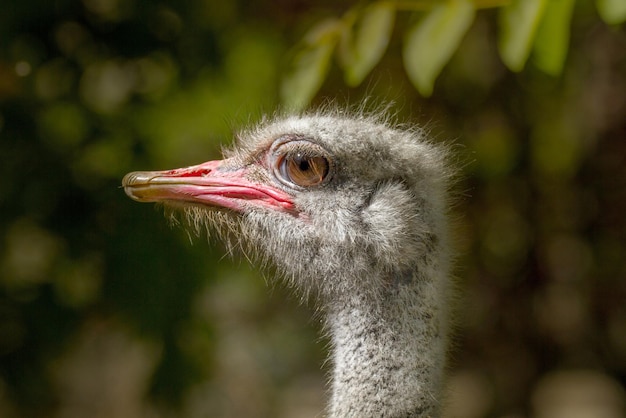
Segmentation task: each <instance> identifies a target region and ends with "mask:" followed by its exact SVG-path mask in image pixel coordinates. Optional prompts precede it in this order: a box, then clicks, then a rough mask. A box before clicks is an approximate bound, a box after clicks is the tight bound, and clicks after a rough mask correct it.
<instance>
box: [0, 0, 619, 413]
mask: <svg viewBox="0 0 626 418" xmlns="http://www.w3.org/2000/svg"><path fill="white" fill-rule="evenodd" d="M347 7H348V5H337V4H335V2H332V1H322V2H320V1H307V0H300V1H288V0H281V1H243V0H241V1H210V0H206V1H201V0H185V1H147V0H134V1H123V0H84V1H83V2H78V1H69V0H57V1H49V0H45V1H44V0H40V1H35V0H21V1H13V2H11V3H10V4H8V5H3V7H2V11H1V12H0V416H2V417H22V416H23V417H51V416H59V417H86V416H90V417H138V416H146V417H154V416H182V417H200V416H211V417H244V416H246V417H248V416H250V417H252V416H257V417H300V416H317V415H316V414H319V413H320V412H321V410H322V408H323V405H324V402H325V392H324V383H325V374H324V373H325V371H327V370H328V365H323V359H324V357H325V353H324V352H325V349H326V344H327V341H326V340H324V339H322V340H320V339H319V338H318V337H317V335H316V333H317V324H316V323H315V322H314V321H313V320H311V319H309V318H310V309H309V307H306V306H300V305H299V304H298V302H297V300H295V298H291V297H290V292H289V290H286V289H284V288H283V287H282V286H281V285H280V284H275V283H274V282H273V280H272V278H271V277H270V278H262V277H260V276H259V275H258V274H257V273H256V272H255V271H254V269H253V268H252V267H251V266H250V265H248V263H247V262H245V261H239V259H238V258H236V259H235V260H231V259H230V258H229V257H225V256H224V254H225V249H224V248H223V247H221V246H220V244H219V243H216V242H214V240H213V239H209V240H208V241H209V242H208V243H207V240H206V239H205V238H204V237H200V238H198V237H195V236H190V235H188V234H187V233H186V232H185V231H184V230H183V229H182V228H179V227H177V226H174V227H171V226H170V225H169V223H168V221H166V220H165V219H163V214H162V211H161V210H159V209H157V210H155V209H154V208H153V207H152V206H150V205H140V204H137V203H135V202H132V201H131V200H129V199H128V198H127V197H126V196H125V195H124V193H123V190H122V189H121V188H120V181H121V178H122V176H123V175H124V174H125V173H126V172H129V171H134V170H142V169H165V168H172V167H177V166H183V165H190V164H196V163H200V162H202V161H205V160H208V159H215V158H219V150H220V146H221V145H223V144H228V143H230V141H231V140H232V138H233V132H236V130H237V127H240V126H248V125H249V124H251V123H253V122H254V121H256V120H258V119H260V118H261V116H262V115H263V114H264V113H271V112H273V111H274V110H275V109H276V108H277V107H278V106H279V103H278V94H277V92H278V83H279V81H280V77H281V75H282V74H283V73H284V69H285V68H287V66H288V61H287V60H288V57H289V52H290V50H291V48H293V47H294V45H296V43H297V41H298V40H299V38H300V37H301V36H302V35H303V34H304V32H305V31H306V30H307V29H308V28H309V27H310V26H311V25H312V24H314V23H315V22H318V21H319V20H320V19H322V18H324V17H327V16H335V17H336V16H339V15H341V14H342V13H343V12H344V11H345V10H346V8H347ZM412 19H414V18H413V17H412V15H411V14H410V13H406V12H403V13H400V14H399V15H398V21H397V25H396V29H395V32H394V38H393V39H392V42H391V45H390V49H389V51H388V52H387V54H386V55H385V57H384V59H383V61H382V62H381V63H380V64H379V66H378V67H377V68H376V69H375V71H374V72H373V73H372V74H371V75H370V76H369V77H368V79H367V80H366V82H365V83H364V84H363V85H362V86H361V87H359V88H355V89H350V88H347V87H346V86H345V84H344V83H343V81H342V78H341V73H340V71H339V70H338V69H337V68H336V67H333V69H331V73H330V75H329V77H328V79H327V81H326V82H325V84H324V86H323V87H322V91H321V92H320V93H319V94H318V96H317V98H316V103H315V104H314V105H319V104H320V103H323V102H324V101H325V100H326V99H329V98H330V99H333V100H335V101H336V102H337V103H339V105H341V106H344V105H347V104H353V105H355V104H358V103H359V102H361V101H362V100H363V98H365V97H369V98H370V100H371V101H373V102H375V103H380V102H394V103H395V104H394V105H393V106H392V110H393V111H394V112H397V113H398V117H399V120H401V121H403V122H410V123H417V124H424V125H426V126H427V127H428V128H429V130H430V131H431V133H432V135H433V136H434V137H435V139H436V140H437V141H442V142H446V143H452V144H455V145H454V146H453V150H454V151H455V152H456V156H455V161H454V163H455V164H457V165H458V167H459V169H460V175H459V180H458V183H457V185H456V187H455V194H456V198H455V205H454V212H455V215H454V220H453V226H454V230H455V234H456V236H457V240H456V243H457V247H458V248H457V252H458V253H459V254H460V256H459V257H458V260H457V267H456V281H457V283H458V289H459V296H458V298H457V299H458V307H457V312H458V315H457V318H458V319H457V327H456V328H457V332H456V338H455V344H454V348H453V350H452V355H451V366H450V369H451V370H450V374H451V387H452V393H453V395H452V396H451V399H452V406H451V407H450V412H449V416H458V417H480V416H489V417H503V416H508V417H524V416H528V415H532V416H545V417H548V416H554V415H550V411H553V410H552V409H550V408H556V406H557V405H558V400H559V399H560V398H559V397H558V396H557V394H559V393H566V394H567V395H565V399H569V400H570V401H571V402H578V401H581V402H582V401H584V399H583V398H584V396H582V395H581V396H579V395H576V394H585V396H587V395H589V394H591V395H589V396H591V397H592V398H593V399H600V401H599V402H600V404H601V405H609V406H611V405H615V407H614V408H616V409H614V411H617V412H615V414H616V415H614V416H615V417H619V416H620V415H619V414H620V412H619V405H621V408H622V410H621V411H622V412H623V411H624V409H623V408H624V403H625V402H626V401H625V398H624V395H623V390H624V389H623V387H624V384H625V383H626V261H625V260H626V215H625V214H626V32H625V31H624V27H623V26H622V27H613V28H611V27H608V26H607V25H606V24H604V23H603V22H602V21H601V20H600V19H599V18H598V17H597V15H596V12H595V10H594V8H593V7H592V5H591V4H590V2H588V1H579V2H577V7H576V10H575V14H574V20H573V24H572V41H571V50H570V53H569V55H568V60H567V63H566V68H565V72H564V74H563V75H562V77H561V78H551V77H548V76H546V75H543V74H541V73H540V72H538V71H537V70H535V69H533V67H532V63H530V64H529V65H528V66H527V69H526V70H524V71H523V72H522V73H520V74H513V73H510V72H508V71H507V70H506V69H505V68H504V67H503V65H502V64H501V62H500V60H499V58H498V55H497V51H496V37H497V19H496V18H495V11H493V10H486V11H480V12H479V13H478V17H477V20H476V22H475V23H474V25H473V27H472V29H471V30H470V32H469V33H468V35H467V36H466V38H465V39H464V41H463V44H462V45H461V47H460V49H459V51H457V53H456V54H455V55H454V57H453V59H452V62H451V63H450V64H449V65H448V66H447V67H446V68H445V69H444V71H443V74H442V76H441V77H440V79H439V80H438V81H437V85H436V87H435V92H434V95H433V97H431V98H429V99H423V98H420V97H419V96H418V94H417V93H416V91H415V89H414V88H413V87H412V86H411V84H410V82H409V81H408V79H407V77H406V75H405V73H404V70H403V68H402V60H401V57H400V51H401V40H402V34H403V30H405V29H406V28H407V25H408V24H409V23H410V22H411V21H412ZM594 396H595V397H594ZM578 410H580V409H578ZM590 416H594V415H590ZM607 416H613V415H607Z"/></svg>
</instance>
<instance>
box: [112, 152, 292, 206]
mask: <svg viewBox="0 0 626 418" xmlns="http://www.w3.org/2000/svg"><path fill="white" fill-rule="evenodd" d="M224 161H227V160H224ZM224 161H209V162H206V163H203V164H199V165H194V166H191V167H185V168H178V169H174V170H166V171H135V172H132V173H128V174H126V176H124V179H123V180H122V186H123V187H124V191H125V192H126V194H127V195H128V196H129V197H130V198H131V199H133V200H136V201H138V202H166V203H167V202H170V203H175V202H184V203H192V204H199V205H205V206H211V207H222V208H227V209H231V210H234V211H237V212H244V211H245V209H246V208H250V205H252V206H257V207H265V208H269V209H275V210H280V211H283V212H288V213H295V212H296V210H295V207H294V203H293V197H292V196H291V195H289V194H287V193H285V192H284V191H282V190H280V189H277V188H275V187H272V186H270V185H267V184H264V183H260V182H253V181H251V180H249V179H248V178H247V176H246V174H247V169H246V168H235V169H233V168H231V167H225V166H224V165H223V163H224Z"/></svg>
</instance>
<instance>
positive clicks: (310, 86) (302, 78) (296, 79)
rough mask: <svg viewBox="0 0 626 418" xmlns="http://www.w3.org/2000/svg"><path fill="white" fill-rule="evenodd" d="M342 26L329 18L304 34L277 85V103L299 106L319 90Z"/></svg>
mask: <svg viewBox="0 0 626 418" xmlns="http://www.w3.org/2000/svg"><path fill="white" fill-rule="evenodd" d="M342 29H343V26H342V23H341V22H340V21H338V20H330V21H324V22H322V23H320V24H318V25H317V26H315V27H314V28H313V29H311V30H310V31H309V32H308V33H307V35H306V36H305V38H304V40H303V42H302V46H301V47H300V48H299V49H298V50H297V51H296V53H295V56H294V58H293V60H292V62H291V68H290V69H289V71H288V73H287V75H286V76H285V77H284V78H283V80H282V83H281V86H280V98H281V102H282V103H283V105H284V106H285V107H286V108H287V109H291V110H301V109H303V108H304V107H306V106H307V105H308V104H309V103H310V102H311V99H312V98H313V97H314V96H315V93H317V91H318V90H319V89H320V87H321V86H322V83H323V82H324V78H326V74H328V68H329V64H330V59H331V57H332V54H333V50H334V49H335V45H336V44H337V39H338V37H339V34H340V32H341V30H342Z"/></svg>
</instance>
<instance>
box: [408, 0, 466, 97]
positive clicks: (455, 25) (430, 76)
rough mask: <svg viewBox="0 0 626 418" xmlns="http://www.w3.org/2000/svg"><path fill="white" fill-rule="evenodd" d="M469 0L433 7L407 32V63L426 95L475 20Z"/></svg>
mask: <svg viewBox="0 0 626 418" xmlns="http://www.w3.org/2000/svg"><path fill="white" fill-rule="evenodd" d="M474 14H475V10H474V5H473V3H472V2H471V1H469V0H449V1H446V2H444V3H441V4H439V5H437V6H436V7H434V8H433V9H432V10H431V11H430V12H429V13H428V14H427V15H426V17H425V18H424V19H422V20H421V21H420V22H418V24H416V25H415V26H413V27H412V28H411V29H409V31H408V32H407V36H406V40H405V43H404V51H403V58H404V66H405V68H406V71H407V73H408V75H409V78H410V79H411V81H412V82H413V84H414V85H415V87H416V88H417V90H418V91H419V92H420V94H422V95H423V96H430V95H431V94H432V91H433V85H434V84H435V80H436V78H437V76H438V75H439V73H440V72H441V70H442V69H443V67H444V66H445V65H446V63H447V62H448V61H449V60H450V58H451V57H452V54H453V53H454V51H456V49H457V48H458V46H459V43H460V42H461V39H462V38H463V35H465V33H466V32H467V30H468V29H469V27H470V25H471V24H472V21H473V20H474Z"/></svg>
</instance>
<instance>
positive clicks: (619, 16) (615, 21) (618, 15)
mask: <svg viewBox="0 0 626 418" xmlns="http://www.w3.org/2000/svg"><path fill="white" fill-rule="evenodd" d="M596 7H597V8H598V13H599V14H600V17H601V18H602V20H604V21H605V22H606V23H608V24H609V25H619V24H621V23H624V22H626V0H596Z"/></svg>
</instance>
